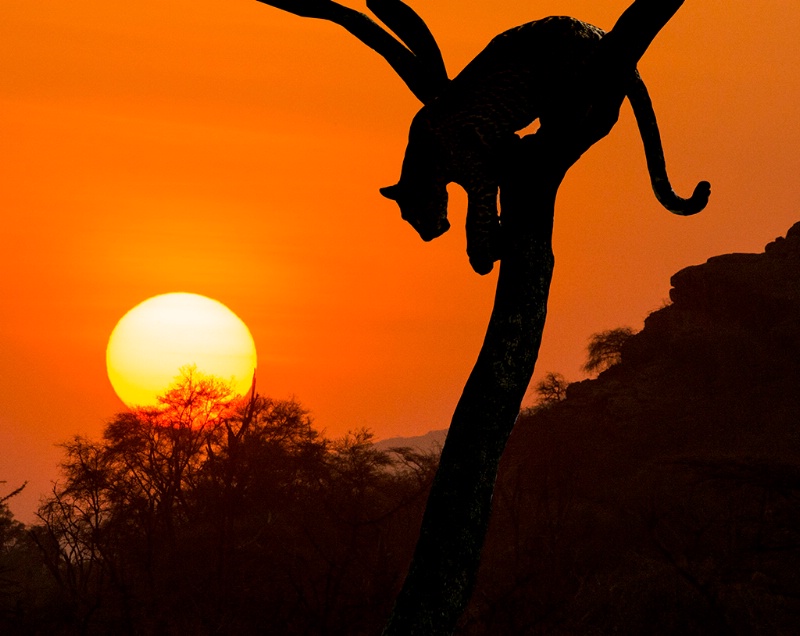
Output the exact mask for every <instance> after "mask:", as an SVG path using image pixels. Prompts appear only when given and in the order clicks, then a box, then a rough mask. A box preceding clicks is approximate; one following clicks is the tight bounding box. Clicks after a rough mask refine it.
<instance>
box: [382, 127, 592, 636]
mask: <svg viewBox="0 0 800 636" xmlns="http://www.w3.org/2000/svg"><path fill="white" fill-rule="evenodd" d="M537 137H538V139H537ZM548 146H550V144H548V143H547V142H546V141H545V139H544V137H539V135H534V136H531V137H527V138H526V139H525V140H523V141H519V142H518V143H516V144H515V145H514V147H513V149H512V150H510V151H509V153H510V155H511V156H509V157H508V159H509V161H507V164H508V166H509V169H508V170H506V171H505V180H504V182H503V183H502V184H501V189H500V193H501V194H500V201H501V206H502V223H503V236H504V247H503V258H502V261H501V265H500V274H499V278H498V281H497V292H496V294H495V301H494V308H493V310H492V316H491V319H490V321H489V326H488V329H487V332H486V337H485V339H484V342H483V347H482V348H481V351H480V354H479V356H478V361H477V362H476V364H475V367H474V368H473V370H472V373H471V374H470V376H469V379H468V380H467V384H466V386H465V388H464V392H463V394H462V395H461V399H460V400H459V402H458V405H457V406H456V410H455V413H454V415H453V420H452V423H451V425H450V430H449V432H448V435H447V439H446V441H445V445H444V448H443V449H442V457H441V463H440V465H439V470H438V472H437V474H436V478H435V480H434V483H433V487H432V489H431V493H430V497H429V499H428V505H427V508H426V510H425V516H424V518H423V521H422V528H421V531H420V538H419V542H418V544H417V548H416V551H415V554H414V558H413V561H412V564H411V569H410V571H409V573H408V577H407V579H406V582H405V585H404V586H403V589H402V591H401V593H400V596H399V597H398V599H397V603H396V605H395V608H394V611H393V613H392V616H391V618H390V620H389V623H388V625H387V627H386V629H385V631H384V636H414V635H419V636H423V635H424V636H438V635H446V634H451V633H452V632H453V630H454V629H455V625H456V622H457V620H458V618H459V616H460V615H461V614H462V612H463V610H464V608H465V607H466V604H467V602H468V601H469V597H470V594H471V592H472V587H473V585H474V581H475V578H476V573H477V570H478V565H479V563H480V555H481V549H482V547H483V542H484V537H485V535H486V530H487V528H488V525H489V517H490V513H491V503H492V492H493V490H494V482H495V478H496V475H497V468H498V465H499V462H500V457H501V455H502V453H503V449H504V448H505V444H506V441H507V440H508V436H509V435H510V434H511V430H512V428H513V427H514V422H515V421H516V419H517V415H518V414H519V410H520V406H521V404H522V399H523V397H524V396H525V392H526V390H527V387H528V384H529V382H530V379H531V376H532V375H533V369H534V365H535V363H536V358H537V356H538V352H539V345H540V344H541V341H542V331H543V329H544V323H545V315H546V313H547V298H548V293H549V289H550V280H551V278H552V273H553V264H554V260H553V252H552V229H553V211H554V205H555V195H556V191H557V190H558V186H559V185H560V183H561V180H562V179H563V176H564V174H565V173H566V167H568V165H571V161H570V162H567V163H566V165H565V163H564V162H561V168H559V167H558V163H559V162H558V161H557V160H554V156H555V155H554V154H553V152H552V150H553V149H552V148H548ZM561 153H563V147H562V148H561ZM575 159H577V157H575Z"/></svg>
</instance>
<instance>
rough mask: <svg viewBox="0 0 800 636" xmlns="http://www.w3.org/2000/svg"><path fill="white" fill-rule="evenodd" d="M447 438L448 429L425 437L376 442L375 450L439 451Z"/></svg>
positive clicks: (395, 438) (433, 432) (431, 432)
mask: <svg viewBox="0 0 800 636" xmlns="http://www.w3.org/2000/svg"><path fill="white" fill-rule="evenodd" d="M445 437H447V429H446V428H445V429H442V430H440V431H428V432H427V433H425V435H417V436H415V437H390V438H389V439H382V440H380V441H378V442H375V448H377V449H378V450H381V451H388V450H390V449H392V448H398V447H400V448H412V449H414V450H415V451H419V452H422V453H427V452H432V451H438V450H440V449H441V447H442V446H443V445H444V439H445Z"/></svg>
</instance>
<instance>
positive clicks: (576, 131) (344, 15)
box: [260, 0, 710, 636]
mask: <svg viewBox="0 0 800 636" xmlns="http://www.w3.org/2000/svg"><path fill="white" fill-rule="evenodd" d="M260 1H262V2H264V3H265V4H268V5H272V6H274V7H276V8H279V9H282V10H284V11H289V12H291V13H295V14H297V15H300V16H304V17H312V18H320V19H325V20H329V21H332V22H335V23H337V24H340V25H341V26H343V27H344V28H346V29H347V30H348V31H349V32H350V33H352V34H353V35H355V36H356V37H357V38H359V39H360V40H361V41H362V42H364V43H365V44H367V45H368V46H370V47H371V48H373V49H374V50H376V51H377V52H378V53H380V54H381V55H382V56H383V57H384V58H385V59H386V60H387V61H388V62H389V64H391V65H392V67H393V68H394V69H395V70H396V71H397V73H398V75H399V76H400V77H401V78H402V79H403V80H404V81H405V83H406V84H407V85H408V86H409V88H410V89H411V90H412V92H413V93H414V94H415V95H416V96H417V97H419V99H420V100H421V101H422V102H423V104H424V106H423V108H422V110H421V111H420V112H419V114H418V115H417V117H415V119H414V121H413V122H412V125H411V131H410V134H409V146H408V149H407V151H406V157H405V160H404V162H403V170H402V174H401V178H400V182H399V183H398V184H397V185H396V186H390V187H388V188H384V189H383V190H382V193H383V194H384V195H385V196H387V197H388V198H391V199H394V200H396V201H397V202H398V203H399V205H400V209H401V214H402V216H403V218H405V219H406V220H408V221H409V222H410V223H411V224H412V226H413V227H414V228H415V229H416V230H417V231H418V232H419V234H420V236H421V237H422V238H423V239H424V240H431V239H433V238H435V237H437V236H439V235H440V234H441V233H442V232H444V231H446V230H447V229H448V227H449V223H448V222H447V219H446V214H447V195H446V192H447V191H446V185H447V183H448V182H452V181H455V182H457V183H459V184H460V185H462V187H464V188H465V189H466V190H467V195H468V199H469V204H468V211H467V253H468V256H469V259H470V263H471V264H472V267H473V268H474V269H475V271H477V272H478V273H481V274H485V273H487V272H488V271H490V270H491V269H492V267H493V263H494V262H495V261H496V260H498V259H500V260H501V263H502V264H501V269H500V275H499V279H498V283H497V293H496V296H495V304H494V308H493V312H492V317H491V319H490V323H489V326H488V329H487V333H486V338H485V340H484V343H483V347H482V349H481V352H480V354H479V355H478V360H477V362H476V364H475V367H474V368H473V371H472V373H471V375H470V377H469V379H468V380H467V383H466V386H465V388H464V392H463V394H462V396H461V399H460V400H459V402H458V405H457V406H456V409H455V413H454V415H453V419H452V422H451V425H450V429H449V433H448V436H447V439H446V441H445V445H444V448H443V450H442V456H441V462H440V465H439V470H438V471H437V475H436V478H435V480H434V484H433V487H432V490H431V494H430V498H429V501H428V505H427V507H426V513H425V517H424V519H423V522H422V527H421V531H420V538H419V542H418V544H417V548H416V551H415V554H414V558H413V560H412V563H411V566H410V568H409V573H408V576H407V578H406V582H405V584H404V585H403V588H402V589H401V591H400V594H399V596H398V600H397V603H396V605H395V608H394V610H393V612H392V615H391V617H390V619H389V622H388V624H387V627H386V629H385V630H384V634H385V635H386V636H392V635H399V636H408V635H410V634H424V635H425V636H435V635H437V634H450V633H452V631H453V629H454V628H455V625H456V621H457V620H458V617H459V616H460V615H461V613H462V611H463V610H464V608H465V606H466V604H467V601H468V599H469V597H470V594H471V591H472V588H473V586H474V582H475V576H476V572H477V569H478V564H479V562H480V554H481V550H482V545H483V541H484V536H485V533H486V529H487V527H488V524H489V516H490V510H491V500H492V492H493V488H494V482H495V478H496V474H497V468H498V464H499V461H500V457H501V455H502V452H503V449H504V447H505V443H506V440H507V438H508V436H509V434H510V433H511V430H512V428H513V426H514V422H515V420H516V418H517V416H518V414H519V410H520V405H521V403H522V399H523V397H524V395H525V391H526V389H527V386H528V383H529V382H530V379H531V376H532V374H533V367H534V364H535V361H536V358H537V355H538V349H539V345H540V342H541V337H542V331H543V328H544V319H545V314H546V308H547V297H548V294H549V285H550V280H551V276H552V268H553V255H552V248H551V240H550V237H551V234H552V220H553V213H554V205H555V199H556V193H557V191H558V188H559V186H560V184H561V181H562V180H563V178H564V176H565V175H566V173H567V171H568V170H569V168H570V167H571V166H572V165H573V164H574V163H575V162H576V161H577V160H578V159H579V158H580V157H581V155H582V154H583V153H584V152H586V151H587V150H588V149H589V148H590V147H591V146H592V145H593V144H594V143H595V142H597V141H598V140H600V139H602V138H603V137H605V136H606V135H607V134H608V133H609V132H610V131H611V129H612V128H613V126H614V124H615V123H616V122H617V119H618V117H619V109H620V106H621V104H622V101H623V99H624V98H625V97H626V96H628V97H629V98H630V100H631V103H632V104H633V105H634V108H635V110H636V114H637V120H638V122H639V127H640V130H641V132H642V136H643V139H644V141H645V150H646V154H647V163H648V169H649V171H650V174H651V182H652V184H653V187H654V190H655V191H656V196H657V198H658V199H659V200H660V201H662V202H663V203H664V204H665V206H666V207H667V208H668V209H670V210H672V211H674V212H676V213H678V214H693V213H695V212H698V211H700V210H701V209H703V207H704V206H705V204H706V202H707V201H708V195H709V193H710V188H709V184H708V183H706V182H702V183H701V184H699V185H698V187H697V188H696V189H695V192H694V194H693V195H692V197H691V199H688V200H684V199H680V198H679V197H677V196H676V195H675V193H674V192H673V191H672V188H671V187H670V186H669V182H668V180H667V178H666V170H665V168H664V160H663V154H662V152H661V144H660V139H659V137H658V129H657V126H656V123H655V117H654V115H653V111H652V105H651V103H650V100H649V97H648V96H647V93H646V90H645V89H644V85H643V83H642V82H641V80H640V79H639V77H638V74H637V73H636V65H637V63H638V61H639V59H640V58H641V56H642V55H643V54H644V52H645V50H646V49H647V47H648V46H649V45H650V43H651V41H652V40H653V38H655V36H656V35H657V34H658V32H659V31H660V30H661V28H662V27H663V26H664V25H665V24H666V23H667V22H668V21H669V20H670V18H672V16H673V15H674V14H675V12H676V11H677V10H678V9H679V8H680V6H681V5H682V4H683V0H635V1H634V2H633V3H632V4H631V5H630V6H629V7H628V9H626V11H625V12H624V13H623V14H622V15H621V16H620V18H619V20H618V21H617V23H616V24H615V26H614V28H613V29H612V30H611V31H610V32H609V33H607V34H604V33H603V32H602V31H600V30H599V29H597V28H596V27H593V26H591V25H588V24H586V23H583V22H580V21H578V20H574V19H572V18H548V19H545V20H541V21H539V22H534V23H531V24H529V25H523V26H522V27H519V28H518V29H512V30H511V31H508V32H506V33H504V34H501V35H500V36H498V37H497V38H495V40H493V41H492V43H490V44H489V46H488V47H487V48H486V49H485V50H484V51H483V52H482V53H481V54H479V55H478V57H476V58H475V60H474V61H473V62H472V63H471V64H469V65H468V66H467V67H466V68H465V70H464V71H463V72H462V73H461V74H460V75H459V76H458V77H456V78H455V79H453V80H452V81H449V80H448V78H447V74H446V72H445V65H444V62H443V61H442V56H441V53H440V51H439V48H438V46H436V44H435V40H434V38H433V36H432V34H431V33H430V31H429V29H428V28H427V26H426V25H425V23H424V22H423V21H422V19H421V18H419V17H418V16H416V14H415V13H414V12H413V11H412V10H411V9H410V8H409V7H408V6H407V5H405V4H404V3H403V2H401V1H400V0H372V1H371V2H368V3H367V6H368V8H370V9H371V10H372V11H373V12H374V13H375V15H376V16H377V17H378V18H379V19H380V20H381V21H382V22H383V23H384V24H385V25H386V26H387V27H388V28H389V29H390V30H391V31H393V32H394V33H395V34H396V35H397V38H398V39H395V38H394V37H393V36H392V35H391V34H390V33H389V31H386V30H384V29H382V28H381V27H379V26H378V25H377V24H376V23H374V22H372V21H371V20H370V19H369V18H368V17H367V16H366V15H364V14H362V13H359V12H357V11H354V10H352V9H349V8H347V7H344V6H342V5H340V4H338V3H336V2H333V1H332V0H260ZM404 45H405V46H404ZM537 47H538V48H537ZM547 59H549V60H552V61H553V64H552V68H548V67H547V65H545V64H542V60H547ZM537 65H538V66H537ZM536 118H540V124H541V125H540V127H539V129H538V130H537V132H536V133H535V134H531V135H526V136H525V137H523V138H522V139H520V138H519V137H518V136H517V135H516V134H515V133H516V131H518V130H522V129H523V128H525V127H526V126H527V125H528V124H530V123H531V122H532V121H533V120H534V119H536ZM498 190H499V198H500V205H501V207H502V219H500V218H499V217H498V214H497V198H498Z"/></svg>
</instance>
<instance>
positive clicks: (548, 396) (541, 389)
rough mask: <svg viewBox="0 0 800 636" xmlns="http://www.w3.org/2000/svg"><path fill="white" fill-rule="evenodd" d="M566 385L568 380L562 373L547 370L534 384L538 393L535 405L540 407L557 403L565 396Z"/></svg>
mask: <svg viewBox="0 0 800 636" xmlns="http://www.w3.org/2000/svg"><path fill="white" fill-rule="evenodd" d="M568 386H569V382H567V380H566V378H565V377H564V376H563V375H561V374H560V373H553V372H552V371H549V372H548V373H546V374H545V376H544V377H543V378H542V379H541V380H539V382H537V384H536V387H535V390H536V393H537V394H538V395H539V399H538V401H537V402H536V407H537V408H539V409H541V408H547V407H549V406H552V405H553V404H558V403H559V402H561V400H563V399H564V398H566V397H567V387H568Z"/></svg>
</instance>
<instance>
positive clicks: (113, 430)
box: [0, 225, 800, 636]
mask: <svg viewBox="0 0 800 636" xmlns="http://www.w3.org/2000/svg"><path fill="white" fill-rule="evenodd" d="M672 282H673V286H674V289H673V290H672V292H671V298H672V301H673V302H672V304H670V305H668V306H666V307H664V308H662V309H660V310H659V311H656V312H654V313H653V314H651V315H650V316H649V317H648V319H647V321H646V322H645V328H644V329H643V330H642V331H641V332H639V333H634V332H633V331H631V330H627V329H617V330H611V331H609V332H603V333H601V334H597V335H596V336H595V337H594V338H593V339H592V341H591V342H590V348H589V354H590V355H589V362H588V363H587V370H589V371H591V372H593V373H597V372H598V371H599V372H600V374H599V376H598V377H597V378H595V379H591V380H584V381H582V382H576V383H573V384H568V383H567V382H566V380H564V378H563V377H561V376H560V375H558V374H549V375H548V376H547V377H546V378H545V379H544V380H543V382H542V383H541V384H540V385H539V387H538V389H537V390H538V392H539V394H540V397H541V401H540V404H539V405H538V406H537V407H536V408H534V409H531V410H530V411H529V412H527V413H525V414H523V415H522V416H521V418H520V420H519V421H518V423H517V426H516V428H515V431H514V433H513V434H512V437H511V440H510V442H509V445H508V447H507V450H506V454H505V456H504V458H503V464H502V466H501V473H500V477H499V479H498V484H497V488H496V491H495V499H494V516H493V520H492V526H491V528H490V533H489V537H488V540H487V544H486V548H485V551H484V555H483V560H482V568H481V572H480V576H479V581H478V586H477V589H476V590H475V593H474V595H473V600H472V603H471V605H470V607H469V609H468V611H467V613H466V614H465V615H464V617H463V618H462V621H461V623H460V626H459V629H458V633H459V634H462V635H464V636H466V635H470V636H473V635H474V636H477V635H483V634H491V635H506V634H507V635H510V636H514V635H517V634H613V633H617V634H665V635H666V634H796V633H800V574H798V573H799V572H800V390H798V388H799V387H800V225H798V226H795V227H794V228H792V230H790V232H789V234H788V236H787V238H786V239H779V240H778V241H776V242H774V243H771V244H770V245H769V246H767V251H766V252H765V253H764V254H747V255H741V254H740V255H726V256H721V257H716V258H714V259H711V260H710V261H709V262H708V263H706V264H704V265H700V266H697V267H692V268H688V269H685V270H683V271H681V272H679V273H678V274H676V275H675V276H674V277H673V280H672ZM436 462H437V455H436V453H435V452H434V451H432V452H421V451H417V450H411V449H409V448H405V449H396V450H393V451H381V450H378V449H377V448H376V447H375V446H374V445H373V444H372V439H371V436H370V434H369V432H367V431H359V432H355V433H351V434H349V435H348V436H346V437H345V438H342V439H338V440H330V439H327V438H325V437H324V436H323V435H321V434H320V433H318V432H317V431H316V430H315V429H314V428H313V426H312V422H311V420H310V419H309V417H308V415H307V413H306V412H305V411H304V410H303V409H302V408H301V407H300V405H298V404H297V403H295V402H292V401H283V402H281V401H274V400H270V399H269V398H266V397H263V396H258V397H257V398H256V399H244V400H233V399H231V396H230V395H229V394H228V392H227V390H226V389H225V387H224V386H222V385H220V384H218V383H216V382H215V381H213V380H209V379H204V378H201V377H197V376H196V375H193V374H191V373H189V374H188V375H187V377H186V378H184V381H183V382H182V383H181V384H179V385H177V386H176V387H175V388H174V389H173V390H172V391H170V392H169V393H167V395H166V396H165V398H164V403H163V404H162V407H161V408H160V409H153V410H149V411H138V412H135V413H123V414H119V415H117V416H116V417H114V418H113V419H112V420H111V421H110V422H109V423H108V425H107V426H106V429H105V432H104V435H103V438H102V439H100V440H87V439H82V438H76V439H73V440H71V441H69V442H68V443H66V444H65V445H64V462H63V477H62V479H61V481H60V482H59V483H58V485H56V487H55V488H54V490H53V492H52V493H51V495H50V496H49V497H48V498H47V499H46V500H45V501H44V502H43V504H42V507H41V509H40V511H39V522H38V523H36V524H34V525H32V526H29V527H24V526H22V525H21V524H19V523H17V522H15V521H14V519H13V517H12V516H11V515H10V513H9V512H8V509H7V498H8V496H10V495H11V494H12V486H13V485H8V486H9V487H8V490H7V491H5V498H3V496H2V494H0V633H9V634H45V633H46V634H137V635H139V634H141V635H149V634H164V635H171V634H176V635H177V634H275V635H283V634H286V635H294V634H308V635H325V636H327V635H331V636H339V635H340V636H358V635H362V634H363V635H365V636H366V635H372V634H378V633H380V631H381V629H382V627H383V625H384V623H385V620H386V618H387V616H388V615H389V612H390V611H391V607H392V602H393V600H394V597H395V595H396V594H397V591H398V590H399V588H400V585H401V583H402V581H403V577H404V574H405V569H406V568H407V566H408V562H409V560H410V557H411V552H412V550H413V547H414V544H415V542H416V538H417V532H418V528H419V522H420V518H421V514H422V510H423V507H424V503H425V496H426V493H427V490H428V488H429V485H430V482H431V479H432V476H433V472H434V470H435V467H436Z"/></svg>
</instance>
